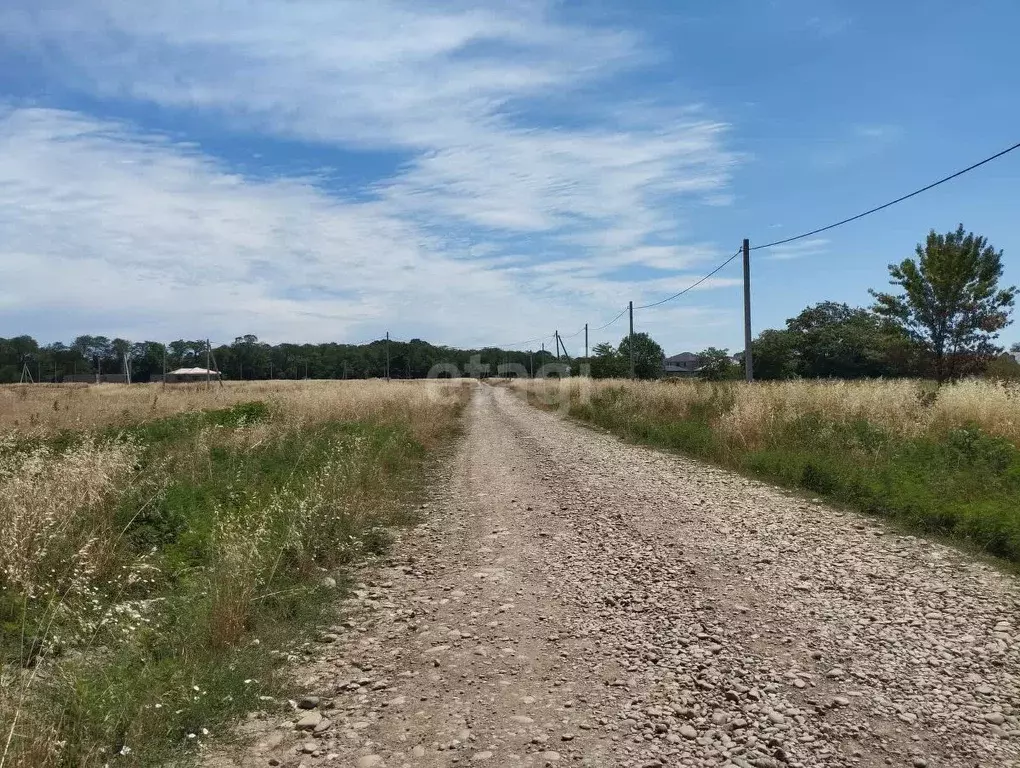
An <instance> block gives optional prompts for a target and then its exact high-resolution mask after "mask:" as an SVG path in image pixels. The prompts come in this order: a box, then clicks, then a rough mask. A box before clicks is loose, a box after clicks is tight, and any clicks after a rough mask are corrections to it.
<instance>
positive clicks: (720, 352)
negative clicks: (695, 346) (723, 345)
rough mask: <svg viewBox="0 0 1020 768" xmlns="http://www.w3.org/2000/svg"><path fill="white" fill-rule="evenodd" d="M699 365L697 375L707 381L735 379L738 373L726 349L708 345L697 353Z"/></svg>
mask: <svg viewBox="0 0 1020 768" xmlns="http://www.w3.org/2000/svg"><path fill="white" fill-rule="evenodd" d="M698 358H699V359H700V361H701V365H700V366H699V367H698V377H699V378H702V379H705V380H707V381H722V380H724V379H735V378H737V376H738V375H739V373H740V370H739V367H738V366H737V365H736V363H734V362H733V360H732V358H731V357H730V352H729V350H728V349H719V348H718V347H709V348H708V349H703V350H702V351H701V352H699V353H698Z"/></svg>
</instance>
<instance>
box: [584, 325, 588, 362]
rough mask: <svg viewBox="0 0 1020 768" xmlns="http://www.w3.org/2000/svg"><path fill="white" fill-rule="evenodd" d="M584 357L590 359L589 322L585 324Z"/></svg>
mask: <svg viewBox="0 0 1020 768" xmlns="http://www.w3.org/2000/svg"><path fill="white" fill-rule="evenodd" d="M584 359H585V360H587V359H588V323H585V324H584Z"/></svg>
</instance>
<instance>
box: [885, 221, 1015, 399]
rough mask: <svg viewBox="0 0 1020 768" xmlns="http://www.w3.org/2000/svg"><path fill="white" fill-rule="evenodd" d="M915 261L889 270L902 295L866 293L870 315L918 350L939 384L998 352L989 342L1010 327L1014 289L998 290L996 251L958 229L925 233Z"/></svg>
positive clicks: (998, 255)
mask: <svg viewBox="0 0 1020 768" xmlns="http://www.w3.org/2000/svg"><path fill="white" fill-rule="evenodd" d="M916 256H917V258H916V259H904V260H903V261H902V262H900V263H899V264H890V265H889V275H890V277H891V280H890V283H891V284H892V285H894V286H898V287H899V288H901V289H902V291H903V292H902V293H900V294H891V293H879V292H877V291H871V292H870V293H871V295H872V296H874V297H875V305H874V311H875V312H877V313H878V314H879V315H881V316H883V317H886V318H889V319H890V320H892V321H893V322H895V323H896V324H898V325H899V327H900V328H902V329H903V331H904V332H905V333H907V334H908V335H909V336H910V337H911V338H913V339H915V340H916V341H917V342H918V343H919V344H920V345H921V346H922V348H923V349H924V350H925V352H926V353H927V355H928V357H929V358H930V360H931V364H932V372H933V374H934V377H935V380H936V381H938V382H939V383H941V382H944V381H946V380H947V379H952V378H955V377H957V376H960V375H962V374H964V373H967V372H969V370H972V369H973V368H974V366H975V365H977V364H981V365H983V364H984V363H985V362H987V361H988V360H989V359H991V358H992V357H993V356H994V355H995V354H996V353H997V352H998V351H999V350H998V348H997V347H995V345H994V344H993V343H992V341H993V340H994V339H995V338H997V337H998V332H999V331H1000V330H1002V329H1003V328H1005V327H1006V326H1007V325H1008V324H1009V323H1010V317H1009V314H1010V311H1011V310H1012V308H1013V302H1014V299H1015V297H1016V294H1017V289H1016V287H1014V286H1010V287H1008V288H1002V289H1000V288H999V278H1000V277H1002V251H996V250H995V249H994V248H993V247H992V246H990V245H989V244H988V240H987V239H985V238H984V237H980V236H978V235H975V234H974V233H973V232H965V231H964V229H963V225H962V224H961V225H960V226H959V227H957V229H956V230H955V231H953V232H947V233H946V234H944V235H940V234H937V233H936V232H935V230H932V231H931V232H929V233H928V238H927V240H926V241H925V242H924V244H918V246H917V250H916Z"/></svg>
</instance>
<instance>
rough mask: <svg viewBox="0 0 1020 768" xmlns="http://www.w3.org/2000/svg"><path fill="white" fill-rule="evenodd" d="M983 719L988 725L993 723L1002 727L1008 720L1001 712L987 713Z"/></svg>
mask: <svg viewBox="0 0 1020 768" xmlns="http://www.w3.org/2000/svg"><path fill="white" fill-rule="evenodd" d="M982 717H983V718H984V719H985V722H986V723H991V724H992V725H1002V724H1003V723H1004V722H1006V718H1005V717H1003V715H1002V713H1001V712H986V713H985V714H984V715H982Z"/></svg>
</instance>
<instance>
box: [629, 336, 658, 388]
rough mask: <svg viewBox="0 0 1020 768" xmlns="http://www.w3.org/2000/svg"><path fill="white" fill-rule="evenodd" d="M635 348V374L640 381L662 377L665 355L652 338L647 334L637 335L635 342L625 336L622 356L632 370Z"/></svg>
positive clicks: (634, 337) (634, 338)
mask: <svg viewBox="0 0 1020 768" xmlns="http://www.w3.org/2000/svg"><path fill="white" fill-rule="evenodd" d="M632 346H633V348H634V374H635V375H636V376H637V378H639V379H657V378H659V377H660V376H662V361H663V360H664V359H665V357H666V356H665V355H664V354H663V352H662V347H660V346H659V345H658V344H657V343H656V342H655V340H654V339H652V337H651V336H649V335H648V334H647V333H635V334H634V336H633V340H632V339H631V337H630V336H629V335H628V336H624V337H623V340H622V341H620V346H619V348H618V349H619V353H620V356H621V357H622V358H623V359H624V360H625V361H626V362H627V369H628V372H629V370H630V350H631V347H632Z"/></svg>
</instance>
